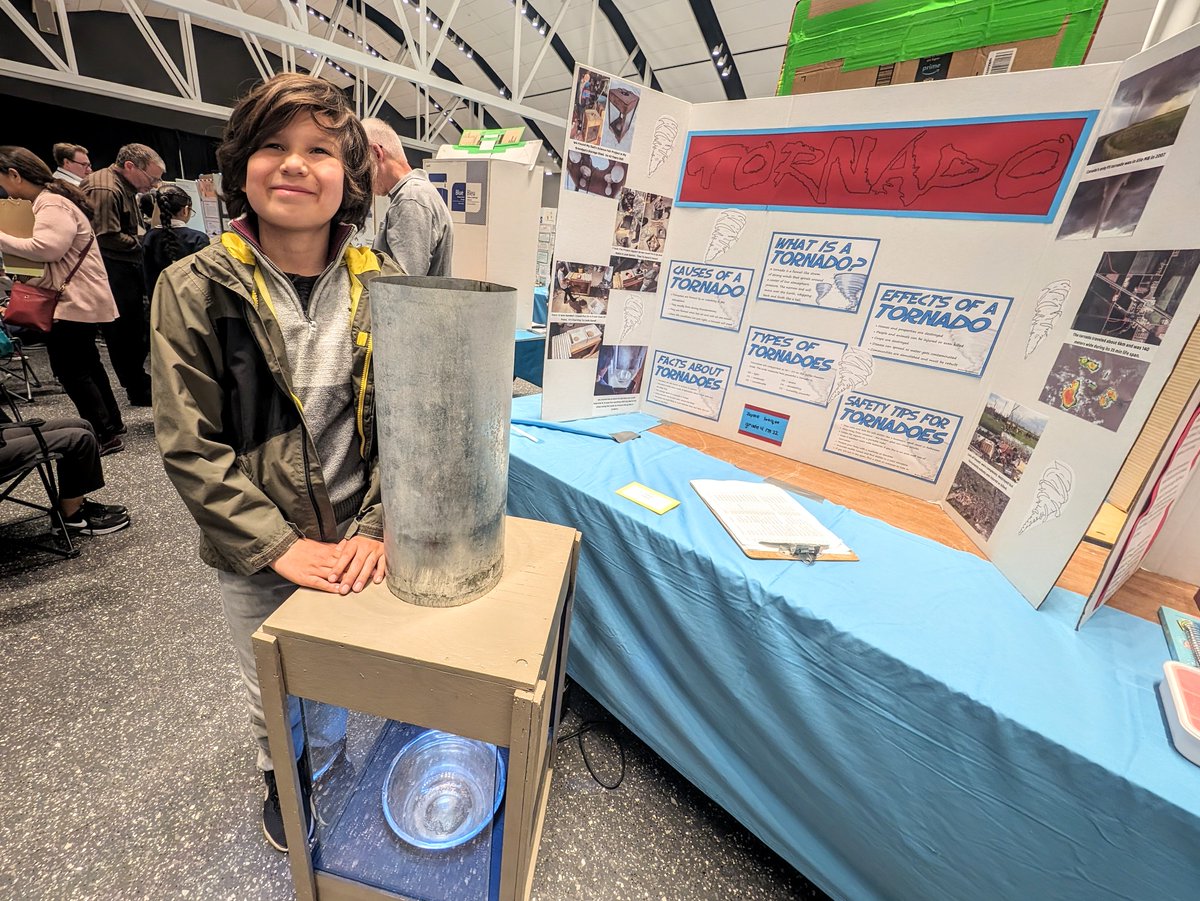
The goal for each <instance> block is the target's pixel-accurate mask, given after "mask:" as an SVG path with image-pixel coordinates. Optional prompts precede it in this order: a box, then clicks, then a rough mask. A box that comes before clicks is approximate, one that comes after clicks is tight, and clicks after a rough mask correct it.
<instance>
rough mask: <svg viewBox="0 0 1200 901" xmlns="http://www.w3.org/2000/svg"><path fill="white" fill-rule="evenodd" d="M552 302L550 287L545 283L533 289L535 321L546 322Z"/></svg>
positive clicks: (543, 323)
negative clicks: (548, 308)
mask: <svg viewBox="0 0 1200 901" xmlns="http://www.w3.org/2000/svg"><path fill="white" fill-rule="evenodd" d="M549 303H550V289H549V288H547V287H546V286H545V285H543V286H541V287H538V288H534V289H533V321H534V322H539V323H541V324H542V325H545V324H546V319H547V316H546V313H547V309H546V308H547V307H548V306H549Z"/></svg>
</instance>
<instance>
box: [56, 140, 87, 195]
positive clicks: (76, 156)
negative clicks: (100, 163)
mask: <svg viewBox="0 0 1200 901" xmlns="http://www.w3.org/2000/svg"><path fill="white" fill-rule="evenodd" d="M52 153H53V154H54V165H56V166H58V168H57V169H55V170H54V177H55V178H57V179H60V180H61V181H66V182H70V183H71V184H73V185H75V187H79V185H80V184H81V183H82V182H83V180H84V179H85V178H87V177H88V176H89V175H91V174H92V160H91V157H90V156H88V149H87V148H86V147H84V146H82V145H80V144H55V145H54V149H53V151H52Z"/></svg>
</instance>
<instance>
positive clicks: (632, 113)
mask: <svg viewBox="0 0 1200 901" xmlns="http://www.w3.org/2000/svg"><path fill="white" fill-rule="evenodd" d="M641 97H642V92H641V91H640V90H639V89H638V88H637V87H636V86H635V85H632V84H629V83H628V82H624V81H614V82H611V83H610V84H609V86H608V114H607V115H606V116H605V119H604V130H603V132H602V134H601V137H600V146H601V147H607V148H608V149H609V150H616V151H617V152H619V153H628V152H629V148H630V147H631V146H632V145H633V127H634V125H635V124H636V122H635V120H636V118H637V108H638V101H640V100H641Z"/></svg>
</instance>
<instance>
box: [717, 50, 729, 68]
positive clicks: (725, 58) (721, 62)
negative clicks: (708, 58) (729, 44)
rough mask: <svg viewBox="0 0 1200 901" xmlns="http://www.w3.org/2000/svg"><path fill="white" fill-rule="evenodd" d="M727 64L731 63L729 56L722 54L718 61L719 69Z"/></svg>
mask: <svg viewBox="0 0 1200 901" xmlns="http://www.w3.org/2000/svg"><path fill="white" fill-rule="evenodd" d="M727 62H729V54H727V53H722V54H721V58H720V59H719V60H717V68H718V69H719V68H721V66H723V65H725V64H726V63H727Z"/></svg>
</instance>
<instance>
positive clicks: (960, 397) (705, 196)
mask: <svg viewBox="0 0 1200 901" xmlns="http://www.w3.org/2000/svg"><path fill="white" fill-rule="evenodd" d="M1197 71H1200V27H1197V28H1193V29H1190V30H1189V31H1187V32H1184V33H1182V34H1180V35H1178V36H1176V37H1174V38H1172V39H1170V40H1168V41H1165V42H1163V43H1162V44H1160V45H1157V46H1155V47H1153V48H1151V49H1150V50H1147V51H1144V52H1143V53H1140V54H1138V55H1136V56H1134V57H1133V58H1132V59H1130V60H1129V61H1128V62H1126V63H1124V64H1106V65H1101V66H1084V67H1074V68H1064V69H1050V70H1043V71H1035V72H1024V73H1017V74H1008V75H1000V76H993V77H980V78H970V79H958V80H948V81H942V82H936V83H926V84H915V85H897V86H892V87H886V88H873V89H866V90H856V91H841V92H831V93H825V94H813V95H805V96H795V97H775V98H766V99H762V100H752V101H732V102H727V103H705V104H690V103H686V102H684V101H681V100H678V99H676V98H672V97H668V96H666V95H663V94H660V93H657V92H654V91H651V90H649V89H647V88H645V87H643V86H641V85H637V84H635V83H632V82H627V81H624V80H622V79H620V78H618V77H615V76H612V75H608V74H606V73H602V72H596V71H594V70H589V69H580V70H579V71H578V72H577V73H576V80H575V86H574V89H573V90H572V95H571V103H570V107H569V110H568V142H567V147H566V151H567V152H566V154H565V159H564V173H563V189H562V193H561V196H560V203H559V224H558V231H557V235H556V242H555V261H554V266H553V268H552V271H551V285H550V302H549V326H548V340H547V361H546V367H545V383H544V384H545V394H544V398H543V407H542V413H543V415H544V416H545V417H546V418H548V419H574V418H580V417H586V416H593V415H602V414H606V413H616V412H622V411H627V410H637V409H644V410H646V411H647V412H650V413H654V414H656V415H660V416H663V417H666V418H669V419H672V420H676V421H678V422H680V423H683V424H686V425H689V426H692V427H693V428H697V429H701V430H703V431H707V432H711V433H714V434H718V435H722V436H725V437H729V438H731V439H733V440H736V441H739V442H742V443H745V444H748V445H752V446H756V447H760V448H763V449H766V450H770V451H772V452H775V453H779V454H782V455H784V456H787V457H791V458H793V459H798V460H803V461H804V462H806V463H811V464H814V465H816V466H820V467H822V468H825V469H829V470H832V471H835V472H839V473H843V474H846V475H849V476H852V477H854V478H858V479H862V480H864V481H867V482H872V483H875V484H879V485H882V486H885V487H887V488H891V489H894V490H897V491H901V492H904V493H906V494H909V495H912V496H914V497H919V498H923V499H926V500H930V501H933V502H936V503H940V504H941V505H942V506H943V507H944V508H945V509H946V511H947V512H948V513H949V514H950V515H951V517H952V518H953V519H954V520H955V521H956V522H957V523H958V524H959V525H960V526H961V527H962V528H963V531H964V532H965V533H966V534H967V535H968V536H970V538H971V539H972V540H973V541H974V542H975V543H976V544H977V545H978V546H979V547H980V548H981V549H982V550H984V551H985V552H986V554H987V555H988V557H989V558H990V559H991V560H992V561H993V562H994V563H995V564H996V566H997V568H998V569H999V570H1000V571H1001V572H1002V573H1003V574H1004V575H1005V576H1006V577H1007V578H1008V579H1009V580H1010V581H1011V582H1012V583H1013V584H1014V585H1015V586H1016V587H1017V589H1018V590H1019V591H1020V592H1021V593H1022V594H1023V595H1024V596H1025V597H1026V598H1027V599H1028V600H1029V601H1030V602H1031V603H1032V604H1034V605H1035V606H1036V605H1039V604H1041V602H1042V601H1043V600H1044V599H1045V597H1046V595H1047V593H1048V592H1049V591H1050V589H1051V588H1052V587H1053V585H1054V583H1055V581H1056V580H1057V578H1058V576H1059V575H1060V574H1061V572H1062V570H1063V568H1064V567H1065V566H1066V564H1067V562H1068V560H1069V559H1070V557H1071V555H1072V553H1073V551H1074V550H1075V548H1076V547H1077V545H1078V543H1079V541H1080V540H1081V538H1082V537H1083V535H1084V533H1085V531H1086V529H1087V528H1088V525H1089V524H1090V523H1091V521H1092V519H1093V517H1094V515H1095V513H1096V511H1097V510H1098V509H1099V508H1100V506H1101V504H1102V503H1103V501H1104V499H1105V496H1106V495H1107V493H1108V490H1109V488H1110V486H1111V485H1112V483H1113V480H1114V478H1115V477H1116V474H1117V473H1118V472H1119V471H1120V469H1121V466H1122V464H1123V463H1124V462H1125V460H1126V458H1127V456H1128V455H1129V452H1130V449H1131V447H1132V446H1133V444H1134V441H1135V440H1136V439H1137V436H1138V434H1139V433H1140V432H1141V429H1142V426H1143V424H1144V423H1145V421H1146V419H1147V417H1148V416H1149V413H1150V411H1151V409H1152V408H1153V406H1154V404H1155V402H1156V400H1157V399H1158V397H1159V395H1160V393H1161V391H1162V389H1163V386H1164V385H1165V384H1166V381H1167V379H1168V377H1169V376H1170V375H1171V373H1172V371H1173V370H1174V369H1175V367H1176V364H1177V362H1178V361H1179V360H1180V355H1181V352H1182V350H1183V348H1184V346H1185V345H1186V344H1187V342H1188V339H1189V338H1190V336H1191V334H1192V331H1193V328H1195V326H1196V323H1197V320H1198V319H1200V278H1196V275H1197V269H1198V268H1200V238H1198V237H1197V231H1196V227H1195V213H1194V211H1193V209H1192V203H1191V200H1190V198H1193V197H1195V196H1198V195H1200V167H1197V166H1196V165H1195V160H1196V158H1197V155H1198V154H1200V114H1197V113H1193V114H1190V115H1189V114H1188V109H1189V106H1190V105H1191V104H1192V101H1193V98H1194V96H1195V94H1196V88H1197V78H1196V76H1195V73H1196V72H1197Z"/></svg>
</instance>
